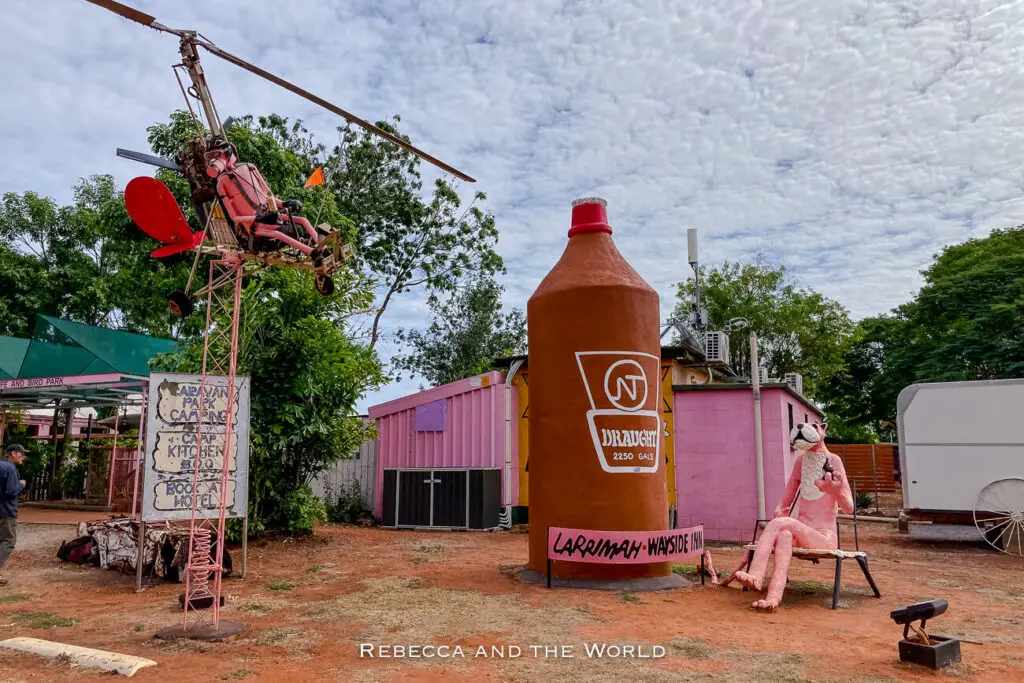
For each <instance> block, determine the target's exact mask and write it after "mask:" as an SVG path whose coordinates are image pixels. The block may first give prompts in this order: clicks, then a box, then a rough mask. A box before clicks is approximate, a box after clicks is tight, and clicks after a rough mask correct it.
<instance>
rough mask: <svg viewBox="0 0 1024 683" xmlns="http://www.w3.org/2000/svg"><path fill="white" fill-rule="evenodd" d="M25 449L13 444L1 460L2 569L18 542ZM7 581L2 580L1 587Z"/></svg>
mask: <svg viewBox="0 0 1024 683" xmlns="http://www.w3.org/2000/svg"><path fill="white" fill-rule="evenodd" d="M25 455H26V454H25V448H24V447H23V446H21V445H19V444H16V443H12V444H11V445H10V446H8V447H7V448H5V449H4V457H3V460H0V569H2V568H3V566H4V565H5V564H7V560H8V559H10V557H11V553H13V552H14V544H15V542H17V540H18V496H20V495H21V493H22V491H24V490H25V480H24V479H22V478H21V475H20V474H18V467H17V466H18V465H20V464H21V463H23V462H25ZM6 585H7V579H3V578H0V586H6Z"/></svg>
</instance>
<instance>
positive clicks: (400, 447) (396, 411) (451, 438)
mask: <svg viewBox="0 0 1024 683" xmlns="http://www.w3.org/2000/svg"><path fill="white" fill-rule="evenodd" d="M482 377H483V378H485V380H486V381H484V382H481V381H480V380H481V378H480V377H477V378H471V379H468V380H462V381H460V382H454V383H452V384H450V385H445V386H443V387H437V388H436V389H431V390H428V391H424V392H420V393H419V394H414V395H413V396H409V397H405V398H404V399H399V400H398V401H393V402H391V403H390V404H385V405H383V406H375V407H374V408H371V409H370V414H371V416H373V417H374V418H375V419H376V421H377V431H378V440H377V476H376V480H375V484H376V486H377V487H378V488H379V487H381V486H383V479H384V470H385V469H391V468H414V467H416V468H423V467H436V468H446V467H460V468H491V467H496V468H502V467H504V465H505V403H504V401H505V385H504V379H505V378H504V375H503V374H502V373H500V372H492V373H488V374H487V375H483V376H482ZM440 400H444V401H445V402H446V403H447V411H446V413H447V414H446V416H445V429H444V431H431V432H417V431H415V420H416V406H420V405H424V404H427V403H430V402H432V401H440ZM514 448H515V444H514V443H513V449H514ZM512 468H513V477H512V495H513V500H515V494H516V491H517V489H518V478H517V477H516V476H515V470H516V469H517V459H516V454H515V451H514V450H513V453H512ZM378 498H379V497H378ZM382 505H383V501H382V500H381V499H378V500H376V501H375V505H374V515H375V516H376V517H377V518H378V519H380V516H381V513H382Z"/></svg>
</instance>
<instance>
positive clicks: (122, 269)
mask: <svg viewBox="0 0 1024 683" xmlns="http://www.w3.org/2000/svg"><path fill="white" fill-rule="evenodd" d="M152 250H153V242H152V240H150V239H149V238H148V237H146V235H145V234H144V233H142V232H141V231H140V230H139V229H138V228H136V227H135V225H134V224H133V223H132V221H131V219H130V218H129V216H128V213H127V211H126V210H125V207H124V197H123V193H121V192H119V191H117V190H116V188H115V186H114V179H113V177H111V176H109V175H99V176H92V177H90V178H87V179H85V180H82V181H81V182H80V183H79V184H78V185H77V186H76V187H75V192H74V199H73V203H72V204H69V205H66V206H60V205H58V204H57V203H56V202H55V201H54V200H53V199H50V198H48V197H41V196H39V195H38V194H36V193H34V192H25V193H22V194H16V193H7V194H5V195H4V197H3V203H2V206H0V282H3V283H4V284H5V285H6V284H7V283H8V282H9V283H11V284H10V285H9V286H10V289H8V288H7V287H5V288H4V291H5V294H6V292H8V291H10V292H12V293H13V296H11V298H10V299H8V300H7V301H5V303H4V304H3V305H2V306H0V316H10V320H9V321H7V320H4V321H3V322H2V324H3V326H4V329H6V330H9V331H11V332H15V333H18V334H26V333H27V332H29V331H30V328H31V324H32V319H33V318H34V315H35V314H36V313H45V314H48V315H53V316H57V317H61V318H65V319H68V320H74V321H77V322H82V323H85V324H88V325H102V326H106V327H112V328H115V329H125V330H129V331H133V332H144V333H149V334H155V335H158V336H167V335H169V334H170V331H171V325H172V323H173V322H174V319H173V316H172V315H171V313H170V311H169V310H168V308H167V303H166V300H165V299H164V297H165V295H166V293H167V292H168V291H171V290H173V289H175V288H176V287H180V286H182V285H183V284H184V281H185V278H186V277H187V274H188V264H186V263H184V262H183V261H182V260H180V259H179V260H173V259H168V260H165V261H158V260H156V259H154V258H152V257H151V256H150V255H149V253H150V252H151V251H152ZM140 283H146V286H144V287H140ZM5 298H6V297H5ZM16 311H17V312H16ZM0 320H3V318H0Z"/></svg>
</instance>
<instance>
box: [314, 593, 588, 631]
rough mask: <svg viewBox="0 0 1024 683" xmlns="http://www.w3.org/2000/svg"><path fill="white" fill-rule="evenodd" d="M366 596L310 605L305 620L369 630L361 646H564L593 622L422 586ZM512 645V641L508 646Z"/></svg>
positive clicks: (506, 599) (517, 601) (584, 616)
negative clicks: (467, 641)
mask: <svg viewBox="0 0 1024 683" xmlns="http://www.w3.org/2000/svg"><path fill="white" fill-rule="evenodd" d="M362 585H363V586H364V590H362V591H359V592H356V593H348V594H345V595H340V596H338V597H336V598H333V599H331V600H325V601H323V602H318V603H312V604H310V606H309V610H308V611H307V612H306V615H305V616H306V618H312V619H317V620H321V621H330V622H335V623H348V622H353V621H357V622H363V623H367V624H373V626H371V627H370V628H369V629H367V630H366V631H365V632H364V633H362V634H360V636H359V637H360V638H361V639H362V640H361V642H404V643H428V642H433V639H434V638H442V639H445V640H448V641H455V640H458V639H460V638H468V637H471V636H473V635H476V634H479V633H509V634H515V640H514V642H515V643H521V644H524V645H525V644H528V643H564V642H567V640H569V639H571V638H572V636H573V634H574V632H575V628H576V626H578V625H581V624H585V623H590V622H596V621H597V619H595V618H594V617H592V616H590V615H589V614H588V613H587V612H585V611H583V610H580V609H578V608H577V607H574V606H571V605H560V604H558V602H557V601H554V600H553V601H550V602H549V603H548V604H546V605H545V606H544V607H543V608H535V607H534V606H533V605H531V604H530V603H529V602H527V601H526V600H524V599H523V598H521V597H518V596H516V595H507V594H506V595H484V594H483V593H478V592H476V591H463V590H450V589H445V588H432V587H426V586H425V585H424V584H423V582H422V580H418V579H407V578H400V577H395V576H389V577H384V578H379V579H367V580H365V581H363V582H362ZM510 642H511V641H510Z"/></svg>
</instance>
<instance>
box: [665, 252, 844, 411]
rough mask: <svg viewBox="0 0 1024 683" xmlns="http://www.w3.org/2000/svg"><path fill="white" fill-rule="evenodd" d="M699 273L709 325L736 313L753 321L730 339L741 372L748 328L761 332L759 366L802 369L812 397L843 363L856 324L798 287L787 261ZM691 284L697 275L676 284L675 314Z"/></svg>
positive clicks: (775, 373) (683, 308)
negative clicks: (844, 353) (692, 278)
mask: <svg viewBox="0 0 1024 683" xmlns="http://www.w3.org/2000/svg"><path fill="white" fill-rule="evenodd" d="M700 277H701V296H702V299H703V302H704V306H705V307H706V308H707V310H708V324H709V329H711V330H715V329H722V327H723V326H724V324H725V323H726V322H727V321H729V320H731V319H733V318H745V319H746V320H747V322H748V323H749V325H750V327H749V328H748V329H747V330H745V331H744V332H742V333H739V334H733V335H730V338H729V355H730V361H731V363H732V366H733V367H734V368H735V369H736V370H737V371H738V372H740V373H741V374H748V373H749V368H750V345H749V338H748V334H747V332H749V331H750V330H753V331H754V332H755V333H756V334H757V340H758V360H759V362H760V363H761V365H762V366H764V367H766V368H767V369H768V372H769V374H770V375H771V376H772V377H782V376H783V375H784V374H785V373H789V372H798V373H800V374H801V375H803V376H804V393H806V394H807V395H808V396H812V397H813V396H816V393H817V391H818V388H819V386H820V383H821V381H822V379H823V378H825V377H828V376H830V375H831V374H833V373H834V372H835V371H836V370H837V369H838V368H839V367H840V365H841V362H842V353H843V349H844V346H845V344H846V341H847V339H848V337H849V335H850V333H851V331H852V329H853V323H852V322H851V321H850V317H849V313H848V312H847V311H846V309H845V308H844V307H843V306H842V305H841V304H839V303H838V302H836V301H834V300H832V299H829V298H827V297H825V296H823V295H821V294H819V293H818V292H815V291H813V290H810V289H806V288H800V287H798V286H797V284H796V283H795V282H793V280H792V278H791V277H790V275H789V273H788V271H787V270H786V268H785V267H784V266H778V267H775V266H771V265H769V264H766V263H764V262H763V260H762V259H761V258H760V257H759V258H758V259H757V260H755V262H753V263H729V262H726V263H723V264H722V265H721V266H720V267H716V268H711V269H707V268H701V271H700ZM693 286H694V282H693V280H688V281H686V282H681V283H679V284H678V285H677V297H678V299H679V303H678V304H677V306H676V311H675V313H676V315H677V316H684V317H685V315H686V314H687V313H688V312H689V307H690V297H691V296H692V293H693Z"/></svg>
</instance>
